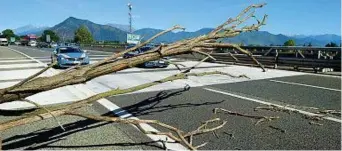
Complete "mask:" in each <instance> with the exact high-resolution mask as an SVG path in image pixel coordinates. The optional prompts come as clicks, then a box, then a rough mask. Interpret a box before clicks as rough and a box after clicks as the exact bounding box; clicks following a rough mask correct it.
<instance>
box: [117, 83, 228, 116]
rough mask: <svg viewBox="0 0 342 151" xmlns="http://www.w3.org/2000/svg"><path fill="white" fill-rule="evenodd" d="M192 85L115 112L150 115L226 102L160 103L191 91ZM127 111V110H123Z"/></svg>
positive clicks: (162, 93)
mask: <svg viewBox="0 0 342 151" xmlns="http://www.w3.org/2000/svg"><path fill="white" fill-rule="evenodd" d="M189 90H190V87H189V86H185V87H184V88H183V89H181V90H177V91H174V92H167V91H161V92H159V93H158V94H156V96H153V97H150V98H147V99H145V100H142V101H140V102H138V103H136V104H133V105H129V106H125V107H122V108H121V109H118V110H114V111H113V112H114V113H118V114H119V116H122V115H123V114H127V113H130V114H132V116H135V117H138V116H142V115H150V114H153V113H160V112H164V111H167V110H171V109H176V108H186V107H196V106H203V105H209V106H210V105H214V104H220V103H222V102H224V100H222V101H217V102H204V103H182V104H168V105H160V103H161V102H162V101H163V100H165V99H167V98H170V97H173V96H177V95H181V94H182V93H183V92H186V91H189ZM123 111H126V112H123Z"/></svg>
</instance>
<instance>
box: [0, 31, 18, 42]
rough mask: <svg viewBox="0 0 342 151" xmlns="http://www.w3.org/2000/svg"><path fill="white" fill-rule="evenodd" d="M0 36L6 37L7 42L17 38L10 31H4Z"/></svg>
mask: <svg viewBox="0 0 342 151" xmlns="http://www.w3.org/2000/svg"><path fill="white" fill-rule="evenodd" d="M2 35H3V36H4V37H6V38H7V40H10V38H11V37H17V36H16V35H15V34H14V32H13V30H11V29H5V30H4V31H2Z"/></svg>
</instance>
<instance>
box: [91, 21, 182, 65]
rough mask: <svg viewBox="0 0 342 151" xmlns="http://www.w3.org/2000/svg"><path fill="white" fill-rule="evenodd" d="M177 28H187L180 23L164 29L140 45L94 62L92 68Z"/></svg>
mask: <svg viewBox="0 0 342 151" xmlns="http://www.w3.org/2000/svg"><path fill="white" fill-rule="evenodd" d="M176 29H182V30H185V28H184V27H181V26H179V25H176V26H173V27H172V28H170V29H167V30H164V31H162V32H160V33H158V34H156V35H154V36H153V37H151V38H150V39H148V40H147V41H145V42H143V43H141V44H139V45H136V46H134V47H132V48H130V49H127V50H125V51H122V52H119V53H117V54H114V55H113V56H110V57H108V58H106V59H104V60H102V61H99V62H97V63H95V64H92V65H91V66H90V68H95V67H97V66H99V65H101V64H103V63H105V62H107V61H109V60H112V59H116V58H118V57H120V56H122V55H124V54H125V53H127V52H130V51H133V50H136V49H138V48H140V47H143V46H145V45H146V44H148V43H150V42H151V41H153V40H154V39H156V38H157V37H159V36H161V35H163V34H165V33H168V32H170V31H173V30H176Z"/></svg>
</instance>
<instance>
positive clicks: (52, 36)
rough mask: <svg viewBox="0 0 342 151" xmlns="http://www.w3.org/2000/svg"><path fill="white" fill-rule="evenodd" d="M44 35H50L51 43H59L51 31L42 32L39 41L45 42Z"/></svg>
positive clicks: (57, 37)
mask: <svg viewBox="0 0 342 151" xmlns="http://www.w3.org/2000/svg"><path fill="white" fill-rule="evenodd" d="M46 35H50V40H51V42H52V41H54V42H57V41H59V39H60V38H59V36H58V35H57V34H56V33H55V32H54V31H52V30H44V32H43V34H42V36H41V37H40V41H45V42H46Z"/></svg>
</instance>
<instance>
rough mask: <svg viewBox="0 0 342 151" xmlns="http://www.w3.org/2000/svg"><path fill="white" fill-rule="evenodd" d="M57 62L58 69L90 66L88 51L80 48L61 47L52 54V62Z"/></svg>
mask: <svg viewBox="0 0 342 151" xmlns="http://www.w3.org/2000/svg"><path fill="white" fill-rule="evenodd" d="M55 61H57V65H56V66H57V67H60V68H67V67H71V66H74V65H78V64H81V65H86V64H89V56H88V55H87V53H86V51H83V50H81V49H80V48H78V47H70V46H59V47H56V48H55V49H54V51H53V53H52V54H51V62H55Z"/></svg>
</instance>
